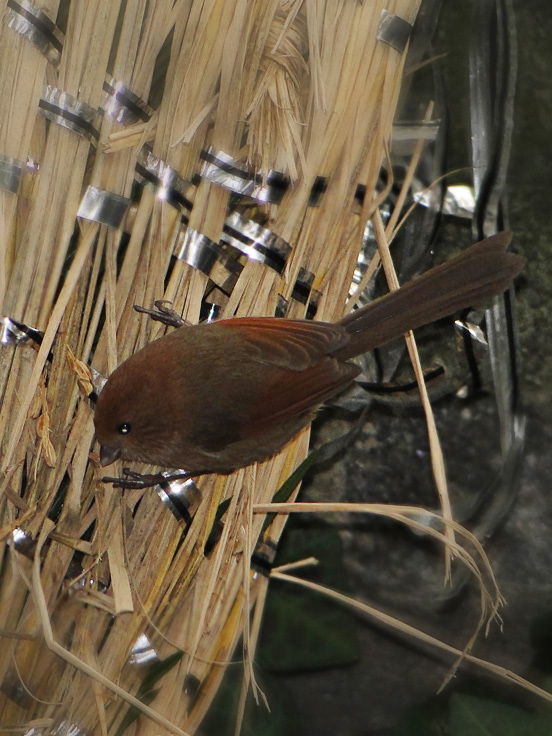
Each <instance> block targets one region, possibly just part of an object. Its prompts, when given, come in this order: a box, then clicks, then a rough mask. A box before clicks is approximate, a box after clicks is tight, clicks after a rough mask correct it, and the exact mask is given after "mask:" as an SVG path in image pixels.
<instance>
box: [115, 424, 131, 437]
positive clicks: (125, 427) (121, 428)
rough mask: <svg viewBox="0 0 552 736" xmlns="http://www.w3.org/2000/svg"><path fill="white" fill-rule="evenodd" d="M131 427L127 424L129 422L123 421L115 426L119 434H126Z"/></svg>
mask: <svg viewBox="0 0 552 736" xmlns="http://www.w3.org/2000/svg"><path fill="white" fill-rule="evenodd" d="M131 429H132V427H131V425H130V424H129V422H123V423H122V424H119V426H118V427H117V432H118V433H119V434H128V433H129V432H130V430H131Z"/></svg>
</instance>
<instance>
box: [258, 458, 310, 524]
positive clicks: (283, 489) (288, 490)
mask: <svg viewBox="0 0 552 736" xmlns="http://www.w3.org/2000/svg"><path fill="white" fill-rule="evenodd" d="M317 457H318V450H313V451H312V452H311V453H310V454H309V455H307V457H306V458H305V459H304V460H303V462H302V463H301V464H300V465H298V466H297V467H296V468H295V470H294V471H293V473H292V474H291V475H290V476H289V478H288V479H287V480H285V481H284V482H283V483H282V485H281V486H280V488H279V489H278V490H277V491H276V493H275V494H274V496H273V497H272V503H286V501H288V500H289V497H290V496H291V494H292V493H293V491H294V490H295V489H296V488H297V486H298V485H299V483H300V482H301V481H302V480H303V478H304V477H305V475H306V474H307V473H308V471H309V470H310V468H311V467H312V465H314V463H315V462H316V460H317ZM275 516H276V514H267V515H266V519H265V520H264V523H263V528H262V531H261V534H263V533H264V532H265V531H266V530H267V529H268V527H269V526H270V524H271V523H272V521H273V520H274V517H275Z"/></svg>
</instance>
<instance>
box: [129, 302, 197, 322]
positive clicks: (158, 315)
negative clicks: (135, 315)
mask: <svg viewBox="0 0 552 736" xmlns="http://www.w3.org/2000/svg"><path fill="white" fill-rule="evenodd" d="M165 304H171V302H169V301H167V300H166V299H157V300H156V301H155V302H154V305H155V309H146V308H145V307H141V306H139V305H138V304H135V305H134V309H135V310H136V311H137V312H141V313H142V314H148V315H149V316H150V317H151V318H152V319H153V320H155V322H162V323H163V324H164V325H167V326H168V327H184V326H185V325H189V324H190V323H189V322H187V321H186V320H185V319H183V318H182V317H181V316H180V315H179V314H177V313H176V312H175V311H174V309H171V308H170V307H166V306H165Z"/></svg>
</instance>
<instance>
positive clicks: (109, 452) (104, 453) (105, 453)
mask: <svg viewBox="0 0 552 736" xmlns="http://www.w3.org/2000/svg"><path fill="white" fill-rule="evenodd" d="M120 457H121V448H120V447H110V446H109V445H100V465H101V466H102V468H104V467H105V466H106V465H111V463H114V462H115V460H118V459H119V458H120Z"/></svg>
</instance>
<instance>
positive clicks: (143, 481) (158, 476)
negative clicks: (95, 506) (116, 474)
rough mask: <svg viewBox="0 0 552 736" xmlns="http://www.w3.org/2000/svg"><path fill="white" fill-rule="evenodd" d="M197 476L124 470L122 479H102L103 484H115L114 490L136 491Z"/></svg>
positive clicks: (193, 474) (192, 474) (107, 477)
mask: <svg viewBox="0 0 552 736" xmlns="http://www.w3.org/2000/svg"><path fill="white" fill-rule="evenodd" d="M195 475H197V473H174V475H163V473H149V474H143V473H137V472H136V471H135V470H131V469H130V468H123V477H122V478H110V477H109V476H106V477H104V478H102V483H113V488H126V489H131V490H134V489H136V488H151V487H152V486H157V485H163V484H164V483H170V482H171V481H173V480H187V479H188V478H192V477H193V476H195Z"/></svg>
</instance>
